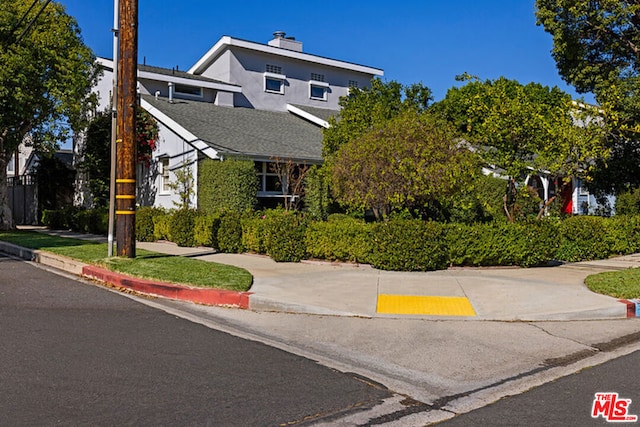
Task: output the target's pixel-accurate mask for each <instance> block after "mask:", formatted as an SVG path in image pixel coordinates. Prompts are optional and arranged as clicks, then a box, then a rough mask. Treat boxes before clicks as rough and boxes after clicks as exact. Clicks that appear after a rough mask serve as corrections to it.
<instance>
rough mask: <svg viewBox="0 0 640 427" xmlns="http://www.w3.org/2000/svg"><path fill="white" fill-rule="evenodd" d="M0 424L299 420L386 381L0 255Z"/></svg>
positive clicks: (374, 394)
mask: <svg viewBox="0 0 640 427" xmlns="http://www.w3.org/2000/svg"><path fill="white" fill-rule="evenodd" d="M0 343H1V345H0V367H1V368H0V425H11V426H27V425H28V426H33V425H136V426H140V425H154V426H159V425H180V426H187V425H215V426H221V425H224V426H273V425H294V424H295V425H301V424H304V423H306V422H309V421H318V420H324V421H325V422H330V420H331V419H332V417H333V416H344V414H345V413H349V412H353V411H357V410H360V409H363V408H369V407H372V406H375V405H376V404H378V403H379V402H380V401H381V400H382V399H385V398H387V397H389V396H390V395H391V393H390V392H389V391H387V390H385V389H384V388H382V387H379V386H376V385H374V384H371V383H369V382H367V381H366V380H364V379H360V378H356V377H355V376H354V375H348V374H344V373H341V372H338V371H335V370H331V369H329V368H326V367H323V366H321V365H319V364H317V363H316V362H314V361H312V360H309V359H305V358H303V357H300V356H295V355H292V354H290V353H287V352H284V351H281V350H278V349H274V348H272V347H268V346H266V345H264V344H261V343H257V342H253V341H248V340H243V339H241V338H237V337H233V336H231V335H228V334H225V333H223V332H219V331H216V330H212V329H210V328H207V327H205V326H202V325H199V324H195V323H192V322H190V321H188V320H184V319H181V318H178V317H175V316H172V315H170V314H167V313H165V312H163V311H159V310H155V309H153V308H150V307H147V306H145V305H142V304H139V303H137V302H135V301H133V300H131V299H129V298H126V297H124V296H122V295H120V294H117V293H114V292H111V291H109V290H106V289H104V288H101V287H97V286H92V285H89V284H83V283H78V282H77V281H75V280H71V279H68V278H65V277H61V276H59V275H56V274H53V273H50V272H48V271H45V270H43V269H40V268H37V267H35V266H33V265H31V264H30V263H26V262H22V261H16V260H13V259H9V258H6V257H1V256H0Z"/></svg>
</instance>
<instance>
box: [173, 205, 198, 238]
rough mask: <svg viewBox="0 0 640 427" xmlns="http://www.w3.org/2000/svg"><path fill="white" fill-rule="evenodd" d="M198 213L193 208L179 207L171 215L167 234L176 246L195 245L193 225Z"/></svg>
mask: <svg viewBox="0 0 640 427" xmlns="http://www.w3.org/2000/svg"><path fill="white" fill-rule="evenodd" d="M197 215H198V213H197V212H196V211H195V210H194V209H179V210H177V211H175V212H174V213H173V215H171V221H170V223H169V236H170V237H171V241H172V242H173V243H175V244H177V245H178V246H195V238H194V232H193V230H194V226H195V218H196V216H197Z"/></svg>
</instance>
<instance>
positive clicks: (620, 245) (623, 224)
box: [604, 215, 640, 255]
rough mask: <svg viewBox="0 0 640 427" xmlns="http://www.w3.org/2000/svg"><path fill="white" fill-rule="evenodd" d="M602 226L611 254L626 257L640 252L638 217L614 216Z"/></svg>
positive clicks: (639, 216)
mask: <svg viewBox="0 0 640 427" xmlns="http://www.w3.org/2000/svg"><path fill="white" fill-rule="evenodd" d="M604 224H605V226H606V233H607V241H608V245H609V251H610V253H611V254H616V255H626V254H632V253H636V252H639V251H640V215H633V216H632V215H616V216H614V217H612V218H609V219H607V220H606V222H605V223H604Z"/></svg>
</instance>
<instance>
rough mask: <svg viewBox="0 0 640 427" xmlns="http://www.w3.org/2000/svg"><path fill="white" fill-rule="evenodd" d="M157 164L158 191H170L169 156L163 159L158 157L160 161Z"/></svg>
mask: <svg viewBox="0 0 640 427" xmlns="http://www.w3.org/2000/svg"><path fill="white" fill-rule="evenodd" d="M158 166H160V171H159V172H160V192H162V193H168V192H169V191H171V187H170V183H171V180H170V178H169V172H170V171H169V158H168V157H165V158H163V159H160V163H159V164H158Z"/></svg>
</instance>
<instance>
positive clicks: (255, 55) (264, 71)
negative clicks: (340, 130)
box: [96, 32, 383, 208]
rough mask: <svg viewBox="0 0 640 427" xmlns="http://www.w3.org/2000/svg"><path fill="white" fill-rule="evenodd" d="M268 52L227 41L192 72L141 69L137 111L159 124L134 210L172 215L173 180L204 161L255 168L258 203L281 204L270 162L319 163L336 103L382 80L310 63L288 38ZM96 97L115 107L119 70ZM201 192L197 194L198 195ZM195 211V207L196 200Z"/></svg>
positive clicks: (358, 69)
mask: <svg viewBox="0 0 640 427" xmlns="http://www.w3.org/2000/svg"><path fill="white" fill-rule="evenodd" d="M274 36H275V38H274V39H273V40H271V41H270V42H269V43H268V44H260V43H254V42H249V41H245V40H240V39H236V38H232V37H227V36H225V37H222V38H221V39H220V40H219V41H218V42H217V43H216V44H215V45H214V46H213V47H212V48H211V49H210V50H209V51H208V52H207V53H206V54H205V55H204V56H203V57H202V58H201V59H200V60H198V61H197V62H196V64H195V65H194V66H193V67H191V68H190V69H189V70H188V71H180V70H178V69H165V68H157V67H150V66H147V65H140V66H139V67H138V83H139V92H140V102H141V106H142V107H143V108H144V109H145V110H147V111H148V112H149V113H150V114H151V115H152V116H153V117H154V118H155V119H156V121H157V122H158V125H159V128H160V137H159V141H158V148H157V149H156V151H155V152H154V153H153V159H152V162H151V164H150V166H149V167H148V168H144V169H142V168H141V169H140V170H139V174H138V177H139V178H138V181H139V189H138V190H139V191H138V202H139V203H140V204H142V205H153V206H159V207H166V208H171V207H173V206H174V201H177V200H178V195H177V194H175V193H174V192H173V191H172V190H171V189H170V187H169V186H168V185H167V184H168V183H169V182H171V181H172V180H174V179H175V176H174V171H175V170H176V169H178V168H180V167H182V166H183V165H185V164H187V165H190V167H191V168H192V174H193V176H194V178H195V177H197V176H198V174H197V168H198V161H199V160H202V159H205V158H209V159H214V160H221V161H224V159H225V158H230V157H240V158H246V159H251V160H253V161H254V162H255V163H256V173H257V175H258V177H259V178H260V181H259V182H260V183H261V187H260V189H259V192H258V196H259V198H262V199H263V200H264V199H267V198H269V197H273V196H275V195H280V196H282V194H281V193H280V192H279V191H278V190H277V189H276V188H275V187H274V180H273V179H270V178H272V177H270V175H272V169H271V168H270V167H269V164H270V163H273V162H274V161H277V160H280V161H288V160H292V161H294V162H297V163H306V164H319V163H321V162H322V155H321V154H322V129H323V128H324V127H327V126H328V122H327V121H328V119H329V117H331V116H332V115H335V114H337V112H338V109H339V104H338V101H339V99H340V97H342V96H345V95H348V93H349V90H350V88H351V87H359V88H362V87H365V86H368V85H369V84H370V81H371V79H373V78H374V77H377V76H382V75H383V71H382V70H380V69H377V68H372V67H367V66H363V65H357V64H353V63H349V62H344V61H340V60H335V59H329V58H325V57H321V56H316V55H311V54H308V53H304V52H303V51H302V43H300V42H299V41H296V40H294V39H292V38H290V37H286V35H285V34H284V33H281V32H278V33H275V34H274ZM98 61H99V63H100V64H101V65H102V67H103V68H104V70H105V73H104V75H103V76H102V78H101V80H100V82H99V84H98V86H97V88H96V91H97V92H98V94H99V98H100V107H99V108H100V109H101V110H106V109H107V108H109V107H110V100H111V91H112V74H113V61H110V60H107V59H99V60H98ZM197 184H198V183H197V182H195V186H196V194H197ZM194 204H195V205H196V206H197V200H194Z"/></svg>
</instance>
